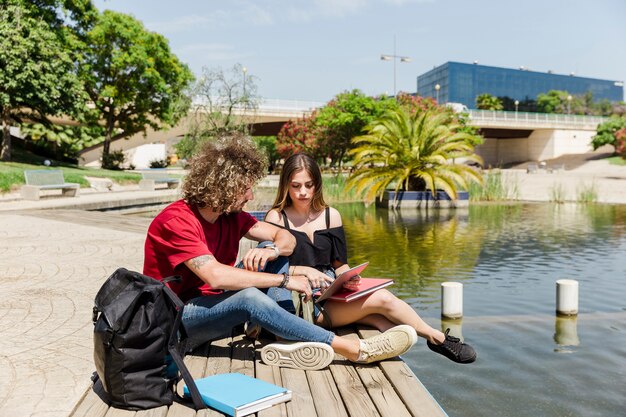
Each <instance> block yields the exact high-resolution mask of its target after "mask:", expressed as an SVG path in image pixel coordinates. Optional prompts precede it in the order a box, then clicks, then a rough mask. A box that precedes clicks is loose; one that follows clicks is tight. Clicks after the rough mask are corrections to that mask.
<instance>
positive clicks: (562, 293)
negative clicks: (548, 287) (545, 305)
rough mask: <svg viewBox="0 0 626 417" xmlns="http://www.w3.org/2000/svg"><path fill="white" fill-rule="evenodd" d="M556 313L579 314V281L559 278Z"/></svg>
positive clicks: (564, 314) (563, 314)
mask: <svg viewBox="0 0 626 417" xmlns="http://www.w3.org/2000/svg"><path fill="white" fill-rule="evenodd" d="M556 313H557V314H559V315H562V316H575V315H577V314H578V281H576V280H573V279H559V280H558V281H557V282H556Z"/></svg>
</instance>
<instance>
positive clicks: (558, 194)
mask: <svg viewBox="0 0 626 417" xmlns="http://www.w3.org/2000/svg"><path fill="white" fill-rule="evenodd" d="M550 201H551V202H553V203H559V204H562V203H565V187H564V186H563V184H561V183H558V184H554V186H553V187H552V188H550Z"/></svg>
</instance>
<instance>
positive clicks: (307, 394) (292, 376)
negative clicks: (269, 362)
mask: <svg viewBox="0 0 626 417" xmlns="http://www.w3.org/2000/svg"><path fill="white" fill-rule="evenodd" d="M280 373H281V376H282V380H283V387H285V388H287V389H290V390H291V391H292V393H293V394H292V398H291V401H289V402H288V403H287V404H286V405H287V415H289V416H294V417H295V416H298V417H317V415H318V414H317V412H316V411H315V404H314V403H313V398H312V397H311V389H310V388H309V381H308V380H307V377H306V373H305V371H302V370H300V369H289V368H281V369H280ZM323 415H324V414H320V416H323Z"/></svg>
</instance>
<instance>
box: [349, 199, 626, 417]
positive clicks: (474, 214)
mask: <svg viewBox="0 0 626 417" xmlns="http://www.w3.org/2000/svg"><path fill="white" fill-rule="evenodd" d="M337 208H338V209H339V210H340V211H341V213H342V216H343V221H344V226H345V229H346V235H347V239H348V246H349V248H348V249H349V259H350V263H351V264H353V265H356V264H359V263H361V262H363V261H366V260H368V261H370V266H369V267H368V268H367V270H366V271H365V273H364V274H363V275H364V276H385V277H392V278H394V279H395V280H396V284H395V285H394V286H392V287H390V289H391V290H392V291H393V292H395V293H396V294H397V295H398V296H400V297H401V298H403V299H404V300H405V301H407V302H408V303H409V304H411V305H412V306H413V308H415V310H417V311H418V312H419V314H420V315H421V316H422V317H423V318H424V319H425V320H426V321H427V322H428V323H429V324H431V325H432V326H435V327H441V328H442V330H443V329H444V328H446V327H451V328H452V333H453V334H454V333H456V335H459V336H462V337H464V339H465V341H466V342H468V343H470V344H472V345H473V346H474V347H475V348H476V350H477V352H478V360H477V361H476V362H475V363H474V364H471V365H459V364H455V363H453V362H451V361H448V360H447V359H445V358H444V357H442V356H439V355H436V354H435V353H433V352H431V351H430V350H429V349H428V348H427V347H426V344H425V341H424V340H423V339H420V341H419V342H418V345H416V346H415V347H414V348H413V349H412V350H411V351H409V352H408V353H407V354H405V355H403V358H404V359H405V361H406V362H407V363H408V364H409V366H410V367H411V369H412V370H413V371H414V372H415V374H416V375H417V376H418V377H419V378H420V380H421V381H422V382H423V383H424V385H425V386H426V387H427V388H428V390H429V391H430V392H431V393H432V394H433V396H434V397H435V398H436V399H437V401H439V403H440V404H441V405H442V407H443V408H444V409H445V410H446V412H447V413H448V414H449V415H450V416H452V417H456V416H516V417H519V416H529V417H530V416H554V417H557V416H559V417H560V416H611V415H626V412H625V409H626V388H624V386H625V385H626V206H608V205H593V206H584V205H552V204H528V205H472V206H471V207H470V208H469V209H463V210H458V211H445V212H444V211H439V212H438V211H430V212H428V213H425V212H417V211H413V210H411V211H402V212H394V211H388V210H381V209H375V208H373V207H368V208H365V207H364V206H363V205H361V204H349V205H339V206H337ZM561 278H571V279H575V280H578V281H579V286H580V287H579V292H580V298H579V315H578V316H577V317H575V318H558V317H556V315H555V307H556V305H555V298H556V290H555V287H556V284H555V282H556V280H558V279H561ZM445 281H458V282H462V283H463V285H464V300H463V301H464V318H463V319H462V320H461V321H460V322H459V321H456V322H444V323H441V319H440V294H441V290H440V284H441V283H442V282H445Z"/></svg>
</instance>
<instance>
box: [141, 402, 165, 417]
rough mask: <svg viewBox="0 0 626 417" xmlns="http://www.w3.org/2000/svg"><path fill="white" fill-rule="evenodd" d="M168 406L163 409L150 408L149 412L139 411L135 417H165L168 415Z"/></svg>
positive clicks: (163, 406)
mask: <svg viewBox="0 0 626 417" xmlns="http://www.w3.org/2000/svg"><path fill="white" fill-rule="evenodd" d="M167 408H168V407H167V405H162V406H161V407H156V408H150V409H148V410H140V411H137V414H136V415H135V417H165V416H166V415H167Z"/></svg>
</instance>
